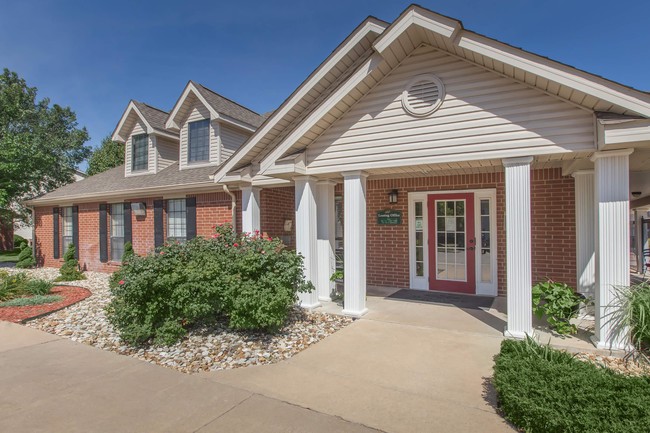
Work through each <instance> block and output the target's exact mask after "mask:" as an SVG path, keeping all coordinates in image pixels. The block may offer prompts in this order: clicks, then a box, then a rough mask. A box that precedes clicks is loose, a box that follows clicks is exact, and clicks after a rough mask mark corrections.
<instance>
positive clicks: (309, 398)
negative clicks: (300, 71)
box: [205, 292, 513, 433]
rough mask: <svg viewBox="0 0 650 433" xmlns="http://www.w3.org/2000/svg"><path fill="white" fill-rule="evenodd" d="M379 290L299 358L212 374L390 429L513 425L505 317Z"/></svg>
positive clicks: (479, 428)
mask: <svg viewBox="0 0 650 433" xmlns="http://www.w3.org/2000/svg"><path fill="white" fill-rule="evenodd" d="M375 295H378V296H374V297H372V296H369V298H368V307H369V308H370V313H368V314H367V315H366V316H365V317H364V318H363V319H361V320H358V321H356V322H355V323H353V324H351V325H349V326H348V327H346V328H344V329H343V330H341V331H339V332H337V333H336V334H334V335H332V336H330V337H328V338H326V339H325V340H324V341H322V342H320V343H318V344H316V345H315V346H313V347H311V348H309V349H308V350H306V351H304V352H301V353H300V354H298V355H296V356H294V357H293V358H291V359H289V360H286V361H284V362H281V363H279V364H275V365H269V366H260V367H249V368H246V369H236V370H228V371H220V372H214V373H205V375H206V376H207V377H210V378H211V379H212V380H214V381H216V382H218V383H221V384H224V385H230V386H237V387H241V388H244V389H247V390H249V391H251V392H255V393H259V394H261V395H265V396H268V397H271V398H276V399H279V400H282V401H287V402H290V403H293V404H296V405H298V406H301V407H304V408H310V409H312V410H315V411H318V412H321V413H326V414H330V415H336V416H339V417H341V418H343V419H345V420H348V421H352V422H355V423H359V424H363V425H366V426H369V427H374V428H377V429H380V430H383V431H387V432H396V433H399V432H405V433H406V432H452V431H453V432H479V431H480V432H484V433H488V432H504V431H513V430H512V429H511V427H509V426H508V425H507V424H506V423H505V422H504V421H503V419H502V418H501V417H500V416H499V415H498V414H497V413H496V411H495V409H494V404H495V396H494V394H493V391H492V390H491V388H490V386H489V383H488V380H487V378H488V377H490V376H491V375H492V366H493V362H494V361H493V357H494V355H495V354H496V353H498V351H499V345H500V343H501V340H502V330H503V325H504V323H502V322H500V320H499V319H498V318H495V317H494V316H493V315H491V314H489V313H487V312H485V311H482V310H481V309H477V308H457V307H456V306H444V305H439V304H436V305H432V304H427V303H423V302H408V301H404V300H393V299H390V298H386V297H385V295H386V294H377V293H376V292H375Z"/></svg>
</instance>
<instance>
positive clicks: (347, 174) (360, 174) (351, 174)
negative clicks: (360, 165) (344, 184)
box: [341, 170, 368, 177]
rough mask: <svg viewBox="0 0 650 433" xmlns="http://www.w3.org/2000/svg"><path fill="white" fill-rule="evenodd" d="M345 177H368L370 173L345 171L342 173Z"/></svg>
mask: <svg viewBox="0 0 650 433" xmlns="http://www.w3.org/2000/svg"><path fill="white" fill-rule="evenodd" d="M341 176H343V177H368V172H366V171H363V170H352V171H343V172H341Z"/></svg>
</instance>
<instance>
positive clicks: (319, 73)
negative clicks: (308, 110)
mask: <svg viewBox="0 0 650 433" xmlns="http://www.w3.org/2000/svg"><path fill="white" fill-rule="evenodd" d="M387 27H388V24H387V23H383V22H380V21H379V20H376V19H372V18H371V19H367V20H366V22H365V23H364V24H362V25H361V26H359V28H358V29H357V30H355V31H354V32H353V33H352V34H351V35H350V36H349V37H348V40H347V41H344V42H343V43H342V44H341V45H340V46H339V47H338V48H337V49H336V50H335V51H334V52H333V53H332V54H331V55H330V57H329V58H328V59H326V60H325V61H324V62H323V63H322V64H321V65H320V66H319V67H318V68H317V69H316V70H315V71H314V72H312V74H311V75H310V76H309V77H308V78H307V79H306V80H305V81H304V82H303V83H302V84H301V85H300V86H299V87H298V88H297V89H296V90H295V91H294V93H293V94H292V95H291V96H289V98H288V99H287V100H286V101H285V102H284V103H283V104H282V105H281V106H280V108H278V109H277V110H276V111H275V112H274V113H273V114H272V115H271V117H270V118H269V119H268V120H267V121H266V122H264V124H263V125H262V127H261V128H259V129H257V130H256V131H255V133H254V134H253V136H252V137H251V138H250V139H249V140H248V142H247V143H246V144H244V146H242V147H240V148H239V150H237V152H235V154H234V155H232V156H231V157H230V158H229V159H228V161H226V163H225V165H224V166H223V167H222V168H221V169H220V170H219V171H217V172H216V173H215V176H214V179H215V182H218V181H219V180H220V179H221V178H222V177H223V176H225V175H226V173H228V172H229V171H230V170H232V169H233V167H235V165H237V163H239V161H241V159H242V158H243V157H244V156H245V155H246V154H247V153H248V152H249V151H250V150H251V149H253V148H254V147H255V146H257V144H258V142H259V140H260V139H261V138H262V137H264V136H265V135H266V134H267V133H268V132H269V131H271V130H272V129H273V128H274V127H275V125H276V124H277V123H278V121H279V120H280V119H282V118H283V117H284V116H286V115H287V113H289V112H290V111H291V110H292V109H293V107H294V106H295V105H296V103H297V102H298V101H300V100H301V99H302V98H303V97H304V96H305V95H306V94H307V93H308V92H309V91H310V90H311V89H312V88H313V87H314V85H316V83H318V82H319V81H320V80H321V79H322V78H323V77H324V76H325V75H327V74H328V73H329V71H330V70H331V69H332V68H333V67H334V65H336V64H337V63H338V62H339V61H340V60H341V59H342V58H343V57H345V56H346V55H347V54H348V53H349V52H350V50H351V49H352V48H353V47H354V46H356V45H357V44H358V43H359V42H361V41H362V40H363V38H365V37H366V36H367V35H368V34H369V33H377V34H381V33H382V32H383V31H384V30H385V29H386V28H387Z"/></svg>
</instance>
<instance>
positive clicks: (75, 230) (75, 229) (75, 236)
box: [72, 206, 79, 259]
mask: <svg viewBox="0 0 650 433" xmlns="http://www.w3.org/2000/svg"><path fill="white" fill-rule="evenodd" d="M72 243H73V244H74V258H75V259H78V258H79V206H72Z"/></svg>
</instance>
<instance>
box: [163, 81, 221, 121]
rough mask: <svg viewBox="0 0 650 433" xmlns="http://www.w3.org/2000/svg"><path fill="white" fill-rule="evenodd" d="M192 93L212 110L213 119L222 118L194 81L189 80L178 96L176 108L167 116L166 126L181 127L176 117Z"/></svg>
mask: <svg viewBox="0 0 650 433" xmlns="http://www.w3.org/2000/svg"><path fill="white" fill-rule="evenodd" d="M190 93H192V94H193V95H194V96H195V97H196V98H197V99H198V100H199V101H200V102H201V104H203V105H204V106H205V108H207V109H208V111H209V112H210V116H211V118H212V119H213V120H214V119H220V118H221V116H219V113H217V112H216V111H215V110H214V108H212V106H211V105H210V104H208V101H206V100H205V98H204V97H203V96H202V95H201V93H200V92H199V91H198V89H197V88H196V87H195V86H194V84H193V83H192V82H189V83H187V86H185V90H183V93H182V94H181V97H180V98H178V100H177V101H176V104H174V108H173V109H172V111H171V112H170V113H169V117H167V122H165V128H167V129H176V130H180V129H181V125H180V124H179V123H178V122H177V119H176V118H177V117H178V112H179V111H180V109H181V108H182V107H183V105H184V104H185V102H186V100H187V97H188V96H189V95H190Z"/></svg>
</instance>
